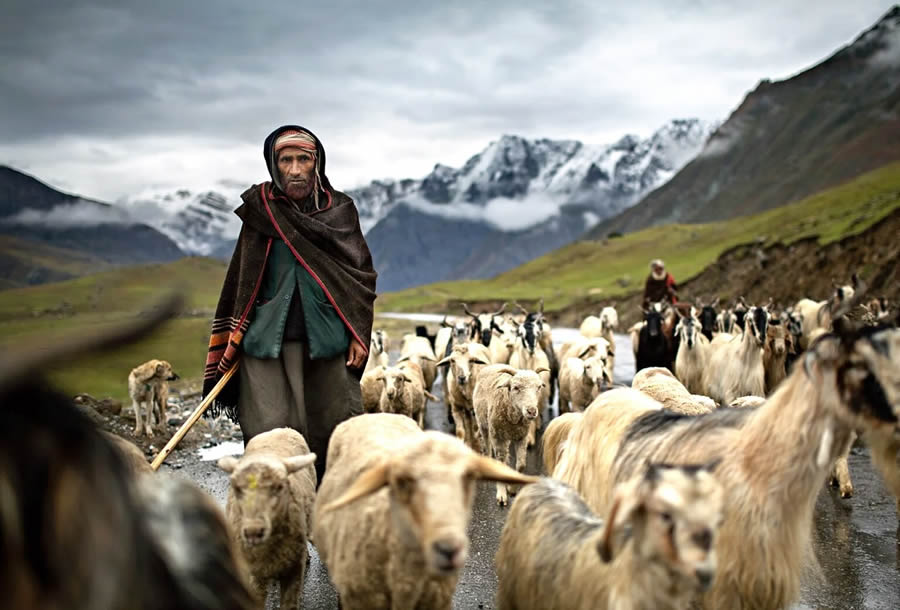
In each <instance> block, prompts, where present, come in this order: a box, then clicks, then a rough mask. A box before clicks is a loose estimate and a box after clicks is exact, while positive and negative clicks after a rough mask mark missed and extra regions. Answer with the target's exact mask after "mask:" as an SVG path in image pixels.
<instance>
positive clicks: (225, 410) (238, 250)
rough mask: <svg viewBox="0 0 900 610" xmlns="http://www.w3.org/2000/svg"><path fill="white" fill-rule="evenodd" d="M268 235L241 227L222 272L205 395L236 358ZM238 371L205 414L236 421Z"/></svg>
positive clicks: (268, 243)
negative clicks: (222, 416)
mask: <svg viewBox="0 0 900 610" xmlns="http://www.w3.org/2000/svg"><path fill="white" fill-rule="evenodd" d="M271 247H272V238H271V237H268V236H266V235H263V234H261V233H259V232H257V231H253V230H252V229H248V228H247V227H244V228H242V229H241V234H240V236H239V237H238V241H237V245H236V246H235V249H234V254H233V255H232V256H231V264H229V266H228V271H227V272H226V274H225V282H224V283H223V284H222V292H221V294H220V296H219V303H218V305H217V306H216V315H215V318H214V319H213V323H212V329H211V331H210V337H209V349H208V350H207V353H206V367H205V368H204V370H203V396H204V397H205V396H207V395H208V394H209V393H210V391H212V389H213V387H214V386H215V385H216V383H217V382H218V381H219V379H221V378H222V376H223V375H224V374H225V373H226V372H227V371H228V370H229V369H230V368H231V367H232V366H233V365H234V364H235V363H236V362H237V361H238V360H239V359H240V354H241V341H242V340H243V338H244V335H245V334H246V332H247V328H249V326H250V311H251V309H252V308H253V303H254V302H255V300H256V293H257V292H258V291H259V286H260V283H261V282H262V277H263V271H264V270H265V267H266V259H267V258H268V256H269V251H270V249H271ZM239 379H240V377H239V376H238V375H235V376H233V377H232V378H231V379H230V380H229V381H228V383H227V384H225V387H224V388H222V391H221V392H219V394H218V395H217V396H216V398H215V400H214V401H213V403H212V404H211V405H210V407H209V409H208V410H207V411H206V415H207V416H208V417H218V416H219V415H222V414H224V415H226V416H228V418H229V419H231V420H232V421H235V422H236V421H237V405H238V396H239V393H240V386H239Z"/></svg>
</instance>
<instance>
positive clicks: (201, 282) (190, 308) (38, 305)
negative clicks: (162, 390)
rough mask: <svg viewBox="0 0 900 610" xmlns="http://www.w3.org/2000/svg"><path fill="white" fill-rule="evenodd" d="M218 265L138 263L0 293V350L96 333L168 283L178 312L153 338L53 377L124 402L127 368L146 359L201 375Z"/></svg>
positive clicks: (191, 376) (220, 272) (220, 274)
mask: <svg viewBox="0 0 900 610" xmlns="http://www.w3.org/2000/svg"><path fill="white" fill-rule="evenodd" d="M224 277H225V265H224V264H223V263H221V262H219V261H215V260H211V259H206V258H186V259H182V260H180V261H177V262H174V263H168V264H164V265H141V266H136V267H128V268H120V269H116V270H113V271H106V272H102V273H96V274H94V275H90V276H86V277H80V278H77V279H74V280H68V281H65V282H58V283H55V284H46V285H41V286H32V287H28V288H17V289H12V290H6V291H3V292H0V349H2V350H3V351H4V353H7V354H9V353H15V349H16V346H17V345H22V344H28V343H29V342H33V341H34V340H35V337H41V338H48V337H50V338H52V337H63V336H65V335H66V333H68V332H71V331H74V330H76V329H84V328H90V329H96V331H97V332H98V333H99V332H103V329H104V327H106V326H108V325H109V324H112V323H115V322H118V321H121V320H123V319H125V318H128V317H130V316H133V315H135V314H136V313H138V312H140V311H141V310H142V309H143V308H145V307H148V306H150V305H152V304H153V303H154V302H155V301H157V300H158V299H159V298H160V297H161V296H162V295H163V294H164V293H166V292H168V291H170V290H172V289H173V288H174V287H176V286H182V287H185V288H186V289H187V290H188V302H187V307H186V311H185V315H184V316H183V317H181V318H178V319H176V320H172V321H170V322H169V323H167V324H166V325H164V326H163V327H162V328H160V330H159V332H158V333H156V334H155V335H154V336H153V337H151V338H150V339H148V340H145V341H143V342H141V343H137V344H135V345H132V346H129V347H127V348H125V349H122V350H119V351H117V352H113V353H110V354H107V355H105V356H103V357H102V358H94V359H85V360H81V361H77V362H71V363H68V364H67V365H66V367H65V370H64V371H61V372H57V373H54V374H53V378H54V379H56V380H57V381H59V382H61V383H62V384H63V387H64V388H65V389H66V390H67V391H69V392H71V393H77V392H87V393H89V394H93V395H95V396H113V397H116V398H119V399H121V400H124V399H126V398H127V395H128V389H127V377H128V373H129V372H130V371H131V369H132V368H134V367H135V366H137V365H138V364H141V363H142V362H145V361H147V360H149V359H151V358H160V359H163V360H168V361H170V362H171V363H172V366H173V367H174V369H175V370H176V371H177V372H178V373H179V374H180V375H181V376H182V377H184V378H185V379H186V382H192V381H194V382H195V381H196V380H197V379H199V378H200V377H201V376H202V372H203V363H204V360H205V357H206V343H207V341H208V339H209V324H210V320H211V318H212V314H213V309H214V308H215V305H216V301H217V300H218V296H219V291H220V290H221V287H222V280H223V279H224Z"/></svg>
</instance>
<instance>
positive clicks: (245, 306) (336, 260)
mask: <svg viewBox="0 0 900 610" xmlns="http://www.w3.org/2000/svg"><path fill="white" fill-rule="evenodd" d="M328 195H329V197H328V198H327V205H326V206H324V207H323V208H322V209H320V210H315V209H314V210H313V211H312V212H310V213H308V214H306V213H303V212H302V211H301V207H300V206H298V205H297V204H295V203H294V202H292V201H291V200H289V199H288V198H287V197H285V196H284V195H282V194H280V191H278V190H277V189H275V188H274V187H273V185H272V183H271V182H266V183H263V184H260V185H254V186H252V187H250V188H249V189H247V190H246V191H245V192H244V194H243V195H241V199H242V200H243V201H244V203H243V205H241V206H240V207H239V208H238V209H237V210H235V214H237V215H238V216H239V217H240V218H241V220H242V221H243V226H242V227H241V232H240V235H239V236H238V241H237V246H236V247H235V250H234V254H233V255H232V257H231V263H230V264H229V265H228V271H227V272H226V275H225V282H224V283H223V285H222V293H221V295H220V297H219V303H218V306H217V307H216V314H215V318H214V320H213V323H212V331H211V335H210V340H209V351H208V352H207V359H206V368H205V370H204V375H203V396H206V395H208V394H209V392H210V391H211V390H212V388H213V386H215V384H216V383H217V382H218V381H219V379H221V378H222V376H223V375H224V374H225V372H226V371H228V369H230V368H231V366H232V365H234V363H236V362H237V361H238V360H239V359H240V354H241V341H242V340H243V337H244V335H245V334H246V332H247V329H248V328H249V327H250V324H251V323H252V317H253V314H252V309H253V304H254V302H255V301H256V296H257V292H258V291H259V287H260V284H261V283H262V278H263V272H264V270H265V264H266V260H267V258H268V255H269V252H270V250H271V247H272V243H273V241H274V240H276V239H281V240H283V241H284V242H285V243H286V244H287V245H288V247H289V248H290V250H291V252H293V254H294V257H295V258H296V259H297V261H298V262H299V263H300V264H301V265H302V266H303V267H304V268H305V269H306V270H307V272H309V273H310V275H312V277H313V278H314V279H315V280H316V282H317V283H318V284H319V285H320V286H321V287H322V289H323V290H324V292H325V295H326V297H327V298H328V300H329V301H330V302H331V304H332V305H333V306H334V308H335V310H336V311H337V313H338V316H339V317H340V318H341V320H342V321H343V322H344V324H345V325H346V326H347V329H348V331H349V333H350V336H351V337H352V338H353V340H355V341H357V342H358V343H359V344H360V345H361V346H362V347H363V349H364V350H366V353H367V354H368V348H369V340H370V337H371V334H372V318H373V315H374V302H375V280H376V278H377V274H376V272H375V268H374V267H373V265H372V255H371V254H370V252H369V247H368V245H367V244H366V240H365V237H364V236H363V233H362V229H361V228H360V226H359V214H358V212H357V210H356V206H355V205H354V204H353V200H352V199H350V197H348V196H347V195H345V194H344V193H341V192H339V191H328ZM354 372H356V373H357V376H358V375H359V374H360V373H361V372H362V369H359V370H358V371H354ZM239 392H240V386H239V376H238V375H235V376H233V377H232V378H231V379H230V380H229V381H228V383H227V384H226V385H225V387H224V388H223V389H222V391H221V392H220V393H219V395H218V396H217V397H216V399H215V401H214V402H213V404H212V406H211V407H210V409H209V411H208V413H209V415H210V416H212V417H215V416H217V415H219V414H220V413H223V412H224V413H225V414H226V415H228V416H229V417H230V418H231V419H232V420H236V419H237V404H238V395H239Z"/></svg>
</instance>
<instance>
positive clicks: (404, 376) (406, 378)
mask: <svg viewBox="0 0 900 610" xmlns="http://www.w3.org/2000/svg"><path fill="white" fill-rule="evenodd" d="M403 379H404V381H408V382H409V383H412V382H413V378H412V377H410V376H409V375H407V374H406V373H403Z"/></svg>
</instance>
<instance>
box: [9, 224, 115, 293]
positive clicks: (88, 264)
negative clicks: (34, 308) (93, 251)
mask: <svg viewBox="0 0 900 610" xmlns="http://www.w3.org/2000/svg"><path fill="white" fill-rule="evenodd" d="M109 267H111V265H109V264H107V263H104V262H103V261H101V260H99V259H96V258H93V257H91V256H90V255H88V254H86V253H84V252H77V251H75V250H69V249H66V248H55V247H53V246H49V245H47V244H43V243H40V242H35V241H31V240H28V239H19V238H17V237H12V236H10V235H0V270H2V271H3V274H4V278H3V285H2V286H0V289H6V288H10V287H13V288H14V287H18V286H22V285H25V284H26V276H27V275H28V273H29V272H30V271H32V270H40V269H46V270H49V271H51V272H55V273H57V274H60V275H61V276H62V277H66V276H69V277H72V276H80V275H84V274H86V273H95V272H96V271H99V270H103V269H107V268H109Z"/></svg>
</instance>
